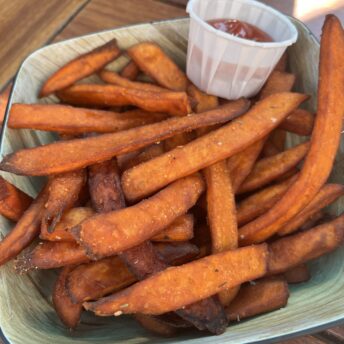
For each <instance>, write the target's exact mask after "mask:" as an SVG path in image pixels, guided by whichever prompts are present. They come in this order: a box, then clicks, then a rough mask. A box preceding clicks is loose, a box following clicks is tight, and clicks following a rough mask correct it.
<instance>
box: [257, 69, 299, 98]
mask: <svg viewBox="0 0 344 344" xmlns="http://www.w3.org/2000/svg"><path fill="white" fill-rule="evenodd" d="M294 83H295V75H293V74H290V73H285V72H279V71H273V72H272V73H271V74H270V76H269V78H268V80H267V81H266V83H265V85H264V86H263V88H262V90H261V91H260V96H259V98H260V99H264V98H266V97H268V96H269V95H271V94H274V93H278V92H289V91H290V90H291V89H292V88H293V85H294Z"/></svg>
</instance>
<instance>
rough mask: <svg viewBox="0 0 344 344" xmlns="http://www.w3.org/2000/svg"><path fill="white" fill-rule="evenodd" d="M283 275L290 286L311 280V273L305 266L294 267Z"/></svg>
mask: <svg viewBox="0 0 344 344" xmlns="http://www.w3.org/2000/svg"><path fill="white" fill-rule="evenodd" d="M283 275H284V277H285V279H286V280H287V282H288V283H290V284H296V283H304V282H308V281H309V280H310V279H311V273H310V271H309V269H308V267H307V265H306V264H301V265H298V266H295V267H294V268H292V269H290V270H288V271H286V272H285V273H284V274H283Z"/></svg>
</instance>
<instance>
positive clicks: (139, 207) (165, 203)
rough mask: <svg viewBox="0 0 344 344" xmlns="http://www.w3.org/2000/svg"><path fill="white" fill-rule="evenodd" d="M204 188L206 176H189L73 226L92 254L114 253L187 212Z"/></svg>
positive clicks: (142, 240) (83, 244)
mask: <svg viewBox="0 0 344 344" xmlns="http://www.w3.org/2000/svg"><path fill="white" fill-rule="evenodd" d="M203 191H204V183H203V181H202V178H201V177H200V176H199V175H193V176H189V177H187V178H184V179H180V180H178V181H176V182H175V183H173V184H171V185H170V186H168V187H166V188H165V189H164V190H162V191H160V192H159V193H157V194H156V195H154V196H152V197H151V198H149V199H146V200H144V201H142V202H140V203H138V204H136V205H134V206H132V207H129V208H125V209H122V210H119V211H113V212H110V213H107V214H100V215H96V216H94V217H92V218H90V219H88V220H86V221H84V222H82V223H81V224H80V225H78V226H77V227H75V228H74V229H72V233H73V235H74V236H75V238H76V239H77V241H78V242H79V243H80V244H81V245H82V246H83V247H84V248H85V249H86V251H87V254H88V255H90V256H92V257H103V256H109V255H113V254H116V253H118V252H121V251H124V250H126V249H129V248H131V247H133V246H136V245H139V244H141V243H142V242H144V241H145V240H148V239H149V238H151V237H152V236H154V235H155V234H158V233H159V232H160V231H162V230H163V229H164V228H166V227H167V226H168V225H169V224H171V223H172V222H173V221H174V220H175V219H176V218H177V217H178V216H180V215H183V214H185V213H186V212H187V210H188V209H190V208H191V207H192V206H193V205H194V204H195V203H196V201H197V199H198V197H199V196H200V194H201V193H202V192H203ZM128 223H130V226H128ZM103 233H104V234H103Z"/></svg>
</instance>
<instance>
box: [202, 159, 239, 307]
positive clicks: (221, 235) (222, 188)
mask: <svg viewBox="0 0 344 344" xmlns="http://www.w3.org/2000/svg"><path fill="white" fill-rule="evenodd" d="M204 175H205V180H206V185H207V215H208V223H209V228H210V234H211V244H212V253H220V252H223V251H227V250H234V249H236V248H238V225H237V220H236V210H235V199H234V193H233V189H232V184H231V177H230V175H229V171H228V168H227V163H226V161H225V160H222V161H219V162H217V163H216V164H214V165H211V166H209V167H207V168H206V169H204ZM238 291H239V288H238V287H235V288H233V289H227V290H224V291H222V292H221V293H220V294H219V298H220V301H221V303H222V305H223V306H226V305H228V304H229V303H230V302H231V301H232V300H233V298H234V297H235V295H236V294H237V292H238Z"/></svg>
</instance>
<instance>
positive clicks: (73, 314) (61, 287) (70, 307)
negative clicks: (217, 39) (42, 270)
mask: <svg viewBox="0 0 344 344" xmlns="http://www.w3.org/2000/svg"><path fill="white" fill-rule="evenodd" d="M73 269H74V267H73V266H66V267H64V268H63V269H62V270H61V271H60V274H59V276H58V278H57V280H56V282H55V285H54V289H53V295H52V300H53V305H54V308H55V311H56V313H57V315H58V316H59V318H60V320H61V321H62V323H63V324H64V325H66V326H67V327H68V328H69V329H74V328H76V327H77V325H78V323H79V321H80V317H81V313H82V309H83V307H82V304H80V303H79V304H74V303H73V302H72V300H71V298H70V296H69V295H68V291H67V289H66V280H67V278H68V276H69V275H70V273H71V272H72V271H73Z"/></svg>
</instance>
